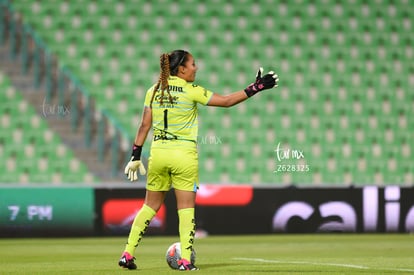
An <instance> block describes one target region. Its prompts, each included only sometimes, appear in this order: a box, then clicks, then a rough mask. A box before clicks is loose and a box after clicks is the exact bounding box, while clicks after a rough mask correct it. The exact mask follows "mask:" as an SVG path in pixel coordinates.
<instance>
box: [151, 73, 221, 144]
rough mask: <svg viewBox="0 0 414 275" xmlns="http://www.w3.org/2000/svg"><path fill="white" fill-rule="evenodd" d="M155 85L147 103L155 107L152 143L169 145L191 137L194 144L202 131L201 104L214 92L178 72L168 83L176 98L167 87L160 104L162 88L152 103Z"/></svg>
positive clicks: (189, 139) (188, 139) (206, 101)
mask: <svg viewBox="0 0 414 275" xmlns="http://www.w3.org/2000/svg"><path fill="white" fill-rule="evenodd" d="M154 86H155V85H153V86H152V87H151V88H150V89H148V91H147V93H146V96H145V103H144V105H145V106H146V107H151V108H152V126H153V130H154V133H153V141H154V142H153V143H152V147H158V146H160V147H161V146H163V147H165V145H166V144H170V142H168V141H171V140H184V141H191V143H192V144H190V143H189V144H188V145H189V146H194V143H196V142H197V135H198V112H197V104H198V103H200V104H202V105H206V104H207V103H208V101H209V100H210V98H211V96H212V95H213V92H211V91H209V90H207V89H205V88H203V87H201V86H197V85H195V84H193V83H189V82H187V81H185V80H184V79H182V78H179V77H177V76H170V77H169V79H168V87H169V91H170V94H171V97H172V102H171V101H170V99H169V96H168V93H167V91H164V98H163V102H162V104H160V99H161V91H156V93H155V95H154V99H153V102H152V105H151V98H152V95H153V90H154ZM157 141H160V142H157ZM193 142H194V143H193ZM181 144H182V143H181Z"/></svg>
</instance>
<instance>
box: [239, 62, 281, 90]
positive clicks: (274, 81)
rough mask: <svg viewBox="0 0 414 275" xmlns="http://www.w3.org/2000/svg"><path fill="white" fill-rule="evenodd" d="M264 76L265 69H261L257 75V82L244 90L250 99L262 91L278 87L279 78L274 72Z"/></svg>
mask: <svg viewBox="0 0 414 275" xmlns="http://www.w3.org/2000/svg"><path fill="white" fill-rule="evenodd" d="M262 74H263V68H262V67H260V69H259V70H258V71H257V74H256V81H255V82H254V83H252V84H250V85H249V86H248V87H247V88H246V89H244V92H245V93H246V95H247V96H248V97H251V96H253V95H254V94H256V93H258V92H260V91H263V90H266V89H271V88H274V87H277V86H278V81H279V77H278V76H277V74H275V73H274V72H273V71H270V72H268V73H267V74H266V75H264V76H263V77H262Z"/></svg>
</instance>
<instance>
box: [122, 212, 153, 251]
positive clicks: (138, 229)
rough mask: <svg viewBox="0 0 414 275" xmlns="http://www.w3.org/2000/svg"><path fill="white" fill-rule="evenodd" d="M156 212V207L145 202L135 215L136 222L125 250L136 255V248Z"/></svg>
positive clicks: (133, 224)
mask: <svg viewBox="0 0 414 275" xmlns="http://www.w3.org/2000/svg"><path fill="white" fill-rule="evenodd" d="M155 214H156V212H155V211H154V209H152V208H151V207H149V206H147V205H146V204H144V205H142V208H141V210H139V212H138V214H137V215H136V216H135V219H134V222H133V223H132V226H131V231H130V232H129V237H128V242H127V244H126V246H125V251H126V252H128V253H129V254H131V255H132V256H133V255H134V253H135V249H136V248H137V246H138V244H139V242H140V241H141V239H142V236H143V235H144V234H145V231H146V230H147V227H148V225H149V224H150V222H151V220H152V218H153V217H154V216H155Z"/></svg>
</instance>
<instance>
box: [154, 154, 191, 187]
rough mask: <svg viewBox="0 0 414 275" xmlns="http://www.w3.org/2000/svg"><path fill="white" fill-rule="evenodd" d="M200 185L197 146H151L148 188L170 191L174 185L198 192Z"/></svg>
mask: <svg viewBox="0 0 414 275" xmlns="http://www.w3.org/2000/svg"><path fill="white" fill-rule="evenodd" d="M198 185H199V183H198V153H197V149H196V148H179V149H178V148H151V154H150V157H149V160H148V175H147V185H146V188H147V190H150V191H168V190H170V189H171V187H172V188H174V189H177V190H183V191H193V192H196V191H197V189H198Z"/></svg>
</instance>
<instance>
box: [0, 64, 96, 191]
mask: <svg viewBox="0 0 414 275" xmlns="http://www.w3.org/2000/svg"><path fill="white" fill-rule="evenodd" d="M0 87H1V89H2V91H3V92H2V93H0V101H1V102H2V103H1V104H0V114H1V116H0V121H1V125H2V131H0V155H1V158H0V167H1V170H0V183H23V184H24V183H46V184H60V183H91V182H94V181H96V179H95V177H94V176H92V175H91V173H90V172H89V171H88V170H87V168H86V166H85V164H83V163H79V162H78V160H77V159H76V158H75V157H74V155H73V153H72V152H71V151H70V150H69V149H68V148H67V147H66V146H65V145H64V144H63V143H62V141H61V140H60V138H58V137H57V136H56V135H55V134H54V133H53V132H52V131H51V130H50V129H49V128H48V126H47V124H46V122H45V120H44V119H43V117H41V115H42V114H37V113H36V111H35V110H34V108H33V107H32V106H31V105H30V104H28V103H27V102H26V101H25V100H24V98H23V96H22V94H21V93H20V92H18V91H16V89H15V88H14V87H13V85H12V83H11V82H10V79H9V78H8V77H6V76H5V75H4V74H3V73H1V72H0ZM72 162H78V163H77V166H76V167H75V168H76V169H70V168H71V163H72ZM58 173H61V174H62V175H61V176H60V177H56V176H55V174H58Z"/></svg>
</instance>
